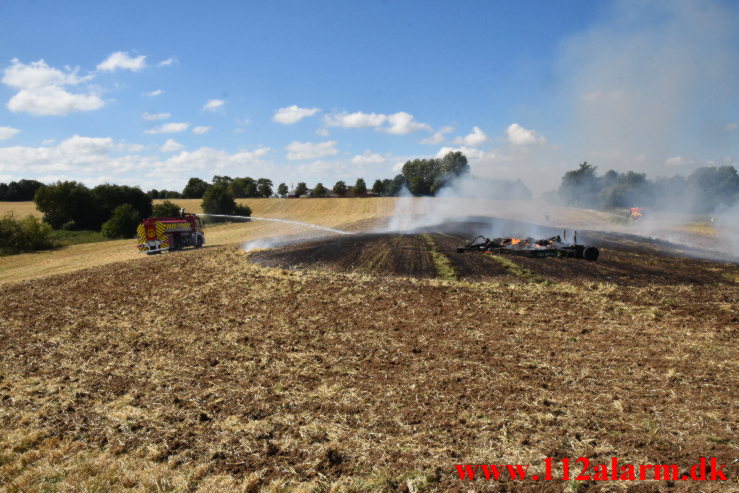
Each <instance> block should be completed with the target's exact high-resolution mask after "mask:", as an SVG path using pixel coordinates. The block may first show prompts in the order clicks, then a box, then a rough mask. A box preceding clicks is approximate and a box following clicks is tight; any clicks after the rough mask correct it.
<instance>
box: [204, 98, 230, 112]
mask: <svg viewBox="0 0 739 493" xmlns="http://www.w3.org/2000/svg"><path fill="white" fill-rule="evenodd" d="M224 103H225V101H224V100H222V99H209V100H208V102H206V103H205V104H204V105H203V109H204V110H205V111H216V110H217V109H219V108H222V107H223V105H224Z"/></svg>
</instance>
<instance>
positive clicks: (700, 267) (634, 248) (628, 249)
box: [251, 220, 739, 286]
mask: <svg viewBox="0 0 739 493" xmlns="http://www.w3.org/2000/svg"><path fill="white" fill-rule="evenodd" d="M506 229H507V230H508V231H512V232H508V233H502V232H501V231H504V230H506ZM517 230H526V226H525V225H521V224H520V223H515V222H513V221H482V220H480V221H468V222H458V223H450V224H445V225H443V226H439V227H434V228H425V229H423V230H420V231H418V232H414V233H406V234H398V233H374V234H366V233H365V234H356V235H351V236H340V237H332V238H329V239H320V240H315V241H309V242H303V243H296V244H293V245H289V244H288V245H285V246H281V247H279V248H272V249H265V250H261V251H257V252H254V253H252V254H251V259H252V260H253V261H254V262H256V263H258V264H261V265H265V266H271V267H282V268H287V269H304V268H317V269H322V270H332V271H337V272H362V273H374V274H379V275H386V276H387V275H389V276H402V277H407V276H411V277H419V278H425V277H435V276H436V275H437V270H436V268H435V265H434V262H433V258H432V255H431V252H432V251H434V250H435V251H437V252H439V253H441V254H442V255H444V256H445V257H446V258H447V259H448V261H449V263H450V264H451V265H452V267H453V268H454V271H455V273H456V275H457V277H458V278H459V279H463V280H510V279H511V277H515V276H514V275H513V274H512V272H511V269H510V266H508V267H506V266H505V265H504V263H501V262H500V261H499V259H496V258H495V256H491V255H489V254H485V253H482V252H465V253H458V252H457V247H459V246H463V245H465V244H466V243H468V242H469V241H470V240H472V239H473V238H474V237H475V236H477V234H483V235H485V236H489V237H492V236H498V235H499V236H515V235H516V231H517ZM539 232H540V233H541V237H548V236H553V235H555V234H560V235H561V234H562V232H561V231H557V230H553V229H544V230H542V228H539ZM485 233H488V234H485ZM491 233H492V234H491ZM571 234H572V233H571V232H570V235H571ZM429 239H430V240H431V241H429ZM570 239H571V240H572V237H570ZM578 243H581V244H585V245H592V246H596V247H598V248H599V250H600V258H599V259H598V260H597V261H595V262H589V261H586V260H581V259H574V258H559V257H547V258H527V257H521V256H514V255H503V256H505V258H506V259H508V260H509V261H510V262H513V263H515V264H517V265H519V266H520V267H522V268H524V269H526V270H527V271H529V272H530V273H531V274H532V276H530V277H533V278H538V279H543V280H547V281H551V282H608V283H614V284H617V285H621V286H648V285H653V284H660V285H665V284H692V285H701V284H706V283H719V284H729V285H732V284H735V282H736V279H739V264H737V263H734V262H727V261H717V260H702V259H700V258H697V255H700V254H703V255H705V256H709V255H710V254H711V252H701V251H696V250H688V249H686V248H685V247H682V246H680V245H674V244H670V243H667V242H663V241H659V240H654V239H650V238H643V237H638V236H633V235H619V234H615V233H601V232H594V231H588V232H582V233H580V234H579V237H578ZM689 254H692V255H693V256H688V255H689ZM501 255H502V254H501Z"/></svg>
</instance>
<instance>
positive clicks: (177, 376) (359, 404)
mask: <svg viewBox="0 0 739 493" xmlns="http://www.w3.org/2000/svg"><path fill="white" fill-rule="evenodd" d="M457 226H459V227H460V228H461V229H462V230H463V231H454V228H449V229H447V230H438V229H435V230H433V229H429V230H427V231H422V232H419V233H418V234H413V235H398V234H379V235H378V234H375V235H356V236H344V237H339V238H331V239H327V240H321V241H318V242H315V241H314V242H310V243H302V244H295V245H291V246H286V247H282V248H276V249H271V250H265V251H260V252H255V253H252V254H245V253H244V251H243V250H240V249H236V248H226V247H216V248H207V249H201V250H192V251H182V252H177V253H172V254H166V255H160V256H153V257H147V258H143V259H140V260H138V261H136V262H135V263H134V262H118V263H113V264H108V265H105V266H98V267H94V268H89V269H84V270H79V271H76V272H73V273H68V274H62V275H54V276H49V277H47V278H44V279H37V280H30V281H23V282H17V283H10V284H5V285H1V286H0V299H2V305H1V306H0V311H1V313H0V348H2V351H0V491H8V492H10V491H13V492H15V491H19V492H21V491H50V492H51V491H137V492H138V491H141V492H145V491H204V492H211V491H212V492H216V491H219V492H220V491H260V490H264V491H291V490H297V489H298V488H300V489H301V491H337V492H343V491H346V492H365V491H378V492H393V491H405V492H409V491H417V492H436V491H481V492H482V491H529V492H541V491H550V492H562V491H571V490H573V491H574V490H575V489H577V491H609V492H611V491H618V492H622V491H649V492H652V491H653V492H657V491H670V492H674V491H680V492H682V491H710V492H720V491H730V490H731V489H732V485H734V486H736V478H737V468H738V465H737V463H736V457H737V447H738V446H739V439H738V438H737V429H738V427H737V426H738V423H737V412H736V411H737V409H739V393H738V392H737V389H739V366H738V365H737V361H739V345H738V343H737V341H739V287H738V286H737V284H736V282H735V279H736V276H737V265H736V264H726V263H724V264H722V263H719V262H707V261H702V260H696V259H691V258H687V257H679V256H674V255H675V254H673V252H672V250H670V249H669V248H667V249H665V250H664V251H657V250H659V248H658V247H659V245H655V244H653V243H651V242H649V241H644V242H641V243H640V242H639V240H636V239H634V238H613V237H602V242H601V243H596V242H597V241H601V239H599V237H598V236H597V235H591V236H588V237H587V238H588V239H587V241H588V242H590V241H592V242H593V244H596V245H599V246H601V247H602V251H601V259H600V260H598V261H597V262H587V261H584V260H576V259H557V258H552V259H523V258H520V257H506V259H504V261H501V260H500V259H498V258H496V257H493V256H486V255H484V254H482V253H464V254H457V253H456V252H455V248H456V246H457V245H459V244H461V243H464V241H465V240H469V239H471V237H472V236H474V234H473V235H470V234H469V231H468V229H467V228H464V227H462V226H464V225H457ZM500 234H501V235H502V234H505V233H504V232H501V233H500ZM511 234H513V233H511ZM583 236H584V237H585V236H586V235H583ZM583 242H584V240H583ZM444 258H445V259H446V261H444ZM254 260H257V261H258V262H259V263H261V264H268V265H277V266H282V267H290V269H287V268H268V267H265V266H264V265H259V264H255V263H254ZM508 260H510V261H511V262H514V264H512V265H513V267H512V266H511V264H510V263H507V261H508ZM439 263H441V264H444V265H447V264H450V265H451V266H452V267H453V269H454V271H455V272H456V275H457V276H458V277H459V278H460V279H461V280H462V281H465V280H469V281H474V282H458V281H441V280H438V279H436V278H435V277H436V276H437V273H438V272H439ZM297 267H311V268H310V269H305V270H302V269H298V268H297ZM501 280H502V281H505V282H499V281H501ZM485 281H493V282H485ZM546 281H550V282H546ZM619 285H621V286H619ZM624 286H628V287H624ZM547 457H550V458H553V460H554V461H555V467H554V474H555V477H560V476H561V474H562V468H561V466H560V464H561V460H562V459H563V458H565V457H567V458H569V459H570V460H571V461H572V462H573V463H574V461H575V460H576V459H577V458H578V457H586V458H588V459H589V460H590V461H591V464H592V465H593V466H594V465H596V464H610V461H611V458H612V457H618V461H619V463H620V464H632V465H639V464H676V465H678V467H679V468H680V473H681V474H682V473H684V472H686V471H689V468H690V466H691V465H693V464H695V463H696V462H697V461H698V460H699V458H700V457H716V458H717V460H718V463H719V464H726V465H727V468H726V475H727V476H728V477H729V478H731V480H730V482H727V483H725V482H716V481H705V482H693V481H676V482H675V481H664V480H662V481H641V482H631V481H593V480H588V481H578V482H564V481H561V480H554V481H533V480H526V481H511V480H501V481H497V482H496V481H486V480H485V479H480V478H479V477H478V478H477V479H476V480H474V481H469V480H464V481H461V480H460V479H459V475H458V472H457V469H456V467H455V465H457V464H500V465H504V464H521V465H525V464H530V465H531V466H530V468H529V469H528V473H529V474H530V475H533V474H537V475H542V474H543V472H544V462H543V461H544V459H545V458H547ZM573 472H575V468H572V467H571V473H573ZM577 472H578V473H579V464H578V468H577ZM590 473H591V474H592V473H593V471H592V467H591V471H590ZM478 476H479V475H478ZM734 489H735V488H734Z"/></svg>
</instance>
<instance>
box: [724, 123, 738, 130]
mask: <svg viewBox="0 0 739 493" xmlns="http://www.w3.org/2000/svg"><path fill="white" fill-rule="evenodd" d="M724 128H725V129H726V130H728V131H730V132H731V131H734V130H736V129H737V128H739V125H737V124H736V123H734V122H730V123H727V124H726V126H725V127H724Z"/></svg>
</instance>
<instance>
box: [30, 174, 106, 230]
mask: <svg viewBox="0 0 739 493" xmlns="http://www.w3.org/2000/svg"><path fill="white" fill-rule="evenodd" d="M33 201H34V202H35V203H36V208H37V209H38V210H39V211H40V212H42V213H43V215H44V222H46V223H48V224H50V225H51V227H53V228H62V227H66V228H72V229H85V228H89V229H91V228H94V227H96V225H95V223H96V209H95V199H94V198H93V195H92V192H91V191H90V189H88V188H87V187H86V186H84V185H83V184H82V183H77V182H75V181H64V182H62V181H60V182H57V183H55V184H53V185H44V186H42V187H41V188H39V189H38V190H37V191H36V195H35V197H34V199H33Z"/></svg>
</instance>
